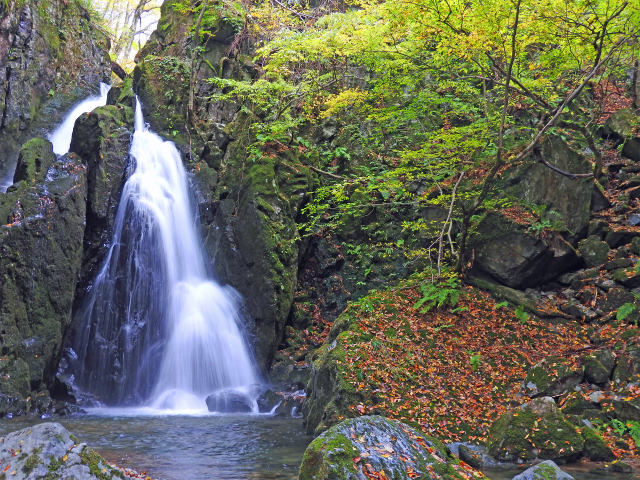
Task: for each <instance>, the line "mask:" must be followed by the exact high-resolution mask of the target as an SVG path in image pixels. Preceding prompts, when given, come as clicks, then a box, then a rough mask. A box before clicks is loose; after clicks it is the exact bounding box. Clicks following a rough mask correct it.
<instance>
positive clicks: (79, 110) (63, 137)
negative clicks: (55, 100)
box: [47, 82, 111, 155]
mask: <svg viewBox="0 0 640 480" xmlns="http://www.w3.org/2000/svg"><path fill="white" fill-rule="evenodd" d="M110 88H111V86H110V85H107V84H106V83H102V82H100V95H97V96H91V97H87V98H85V99H84V100H82V101H81V102H80V103H78V104H77V105H76V106H75V107H73V108H72V109H71V111H70V112H69V113H68V114H67V116H66V117H65V118H64V120H63V121H62V123H61V124H60V126H58V128H56V129H55V130H54V131H53V132H51V133H50V134H49V135H48V136H47V138H48V140H49V141H50V142H51V143H52V144H53V152H54V153H55V154H56V155H64V154H65V153H67V152H68V151H69V146H70V145H71V136H72V134H73V126H74V125H75V123H76V120H77V119H78V117H79V116H80V115H82V114H83V113H87V112H91V111H92V110H93V109H95V108H98V107H101V106H103V105H106V104H107V94H108V93H109V89H110Z"/></svg>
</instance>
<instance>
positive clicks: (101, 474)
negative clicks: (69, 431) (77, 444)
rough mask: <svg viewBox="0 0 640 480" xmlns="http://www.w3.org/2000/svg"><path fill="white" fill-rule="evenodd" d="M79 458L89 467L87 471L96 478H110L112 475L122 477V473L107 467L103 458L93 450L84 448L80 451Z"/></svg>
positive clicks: (101, 479) (105, 479)
mask: <svg viewBox="0 0 640 480" xmlns="http://www.w3.org/2000/svg"><path fill="white" fill-rule="evenodd" d="M80 459H81V460H82V463H83V464H85V465H86V466H88V467H89V471H90V472H91V474H92V475H94V476H95V477H96V478H98V480H112V479H113V477H114V476H116V477H118V478H122V479H124V478H125V477H124V475H123V474H122V473H121V472H119V471H117V470H114V469H113V468H111V467H109V466H108V465H107V464H106V463H105V461H104V459H103V458H102V457H101V456H100V455H98V453H96V451H95V450H92V449H90V448H85V449H84V450H82V452H81V453H80Z"/></svg>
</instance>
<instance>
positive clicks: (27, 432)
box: [0, 423, 140, 480]
mask: <svg viewBox="0 0 640 480" xmlns="http://www.w3.org/2000/svg"><path fill="white" fill-rule="evenodd" d="M0 462H2V463H1V465H3V468H4V470H5V472H7V474H9V475H10V476H11V478H20V479H25V480H36V479H40V478H47V479H48V478H65V479H66V478H69V479H71V478H73V479H75V480H116V479H123V478H140V477H139V476H136V475H135V474H134V473H133V472H127V473H123V472H122V471H121V470H119V469H116V468H114V467H112V466H111V465H109V463H107V461H106V460H104V459H103V458H102V457H101V456H100V455H98V454H97V453H96V452H95V451H94V450H93V449H91V448H90V447H88V446H87V444H85V443H80V442H79V440H78V439H77V438H76V437H75V436H74V435H73V434H71V433H69V431H67V430H66V429H65V428H64V427H63V426H62V425H60V424H59V423H41V424H39V425H35V426H33V427H28V428H24V429H22V430H18V431H16V432H12V433H9V434H8V435H6V436H5V437H2V438H0Z"/></svg>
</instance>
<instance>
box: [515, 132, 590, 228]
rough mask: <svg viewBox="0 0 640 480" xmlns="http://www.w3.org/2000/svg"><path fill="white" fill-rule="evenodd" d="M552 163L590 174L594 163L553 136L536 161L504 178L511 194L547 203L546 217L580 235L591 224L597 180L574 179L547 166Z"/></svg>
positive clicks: (544, 142)
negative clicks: (595, 181) (593, 195)
mask: <svg viewBox="0 0 640 480" xmlns="http://www.w3.org/2000/svg"><path fill="white" fill-rule="evenodd" d="M540 158H542V159H544V160H545V161H546V162H548V163H549V164H551V165H553V166H555V167H558V168H560V169H562V170H564V171H566V172H570V173H589V172H591V170H592V167H591V164H590V163H589V161H587V159H586V158H585V157H583V156H582V155H580V154H578V153H577V152H576V151H574V150H572V149H571V148H570V147H569V145H568V144H567V143H566V142H565V141H564V140H562V139H561V138H560V137H558V136H555V135H550V136H547V137H546V138H545V140H543V141H542V143H541V145H540V148H539V149H537V151H536V152H535V153H534V154H533V155H532V157H531V160H533V162H531V163H527V164H525V165H524V166H521V167H513V168H512V169H510V170H508V171H507V172H505V174H504V175H503V177H504V178H505V180H504V182H505V183H506V185H505V190H506V191H507V193H509V194H512V195H513V196H515V197H517V198H520V199H522V200H524V201H526V202H528V203H530V204H533V205H545V206H546V209H545V211H544V213H543V217H544V218H547V219H548V220H549V221H550V222H551V223H552V224H553V223H559V224H561V225H563V226H564V228H566V229H567V231H568V232H569V233H570V234H572V235H574V236H577V237H578V238H580V237H581V236H582V235H583V234H584V233H586V231H587V227H588V225H589V219H590V212H591V208H592V207H591V200H592V193H593V188H594V185H593V179H590V178H583V179H572V178H569V177H566V176H564V175H560V174H559V173H556V172H554V171H553V170H551V169H550V168H548V167H547V166H545V165H543V164H542V163H541V162H540V161H539V159H540Z"/></svg>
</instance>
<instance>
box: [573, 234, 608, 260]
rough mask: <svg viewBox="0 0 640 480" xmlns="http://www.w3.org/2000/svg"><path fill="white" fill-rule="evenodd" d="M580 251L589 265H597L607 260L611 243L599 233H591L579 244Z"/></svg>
mask: <svg viewBox="0 0 640 480" xmlns="http://www.w3.org/2000/svg"><path fill="white" fill-rule="evenodd" d="M578 252H579V253H580V256H581V257H582V258H583V260H584V263H585V265H586V266H587V267H596V266H598V265H602V264H604V263H605V262H606V261H607V256H608V255H609V244H608V243H607V242H604V241H602V240H601V239H600V237H599V236H597V235H591V236H590V237H587V238H585V239H584V240H582V241H581V242H580V243H579V244H578Z"/></svg>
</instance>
